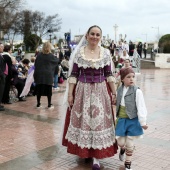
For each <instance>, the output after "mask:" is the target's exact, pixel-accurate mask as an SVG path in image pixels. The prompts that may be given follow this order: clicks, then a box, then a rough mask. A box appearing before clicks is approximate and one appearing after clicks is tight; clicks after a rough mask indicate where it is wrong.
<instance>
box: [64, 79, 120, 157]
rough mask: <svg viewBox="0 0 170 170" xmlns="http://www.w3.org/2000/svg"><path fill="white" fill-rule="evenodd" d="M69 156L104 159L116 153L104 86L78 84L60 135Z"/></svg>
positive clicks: (113, 129) (112, 120) (107, 89)
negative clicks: (72, 103)
mask: <svg viewBox="0 0 170 170" xmlns="http://www.w3.org/2000/svg"><path fill="white" fill-rule="evenodd" d="M62 143H63V145H64V146H67V151H68V153H71V154H75V155H78V156H80V157H81V158H90V157H95V158H98V159H102V158H107V157H111V156H113V155H114V154H115V153H117V144H116V140H115V127H114V116H113V109H112V105H111V97H110V92H109V88H108V86H107V83H106V82H105V81H104V82H102V83H82V82H78V84H77V86H76V89H75V98H74V105H73V107H72V109H71V111H70V110H69V109H68V110H67V114H66V119H65V127H64V134H63V141H62Z"/></svg>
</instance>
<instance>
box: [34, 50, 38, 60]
mask: <svg viewBox="0 0 170 170" xmlns="http://www.w3.org/2000/svg"><path fill="white" fill-rule="evenodd" d="M38 54H39V49H38V48H37V49H36V50H35V55H34V57H35V58H36V57H37V56H38Z"/></svg>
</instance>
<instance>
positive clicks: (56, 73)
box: [53, 58, 60, 91]
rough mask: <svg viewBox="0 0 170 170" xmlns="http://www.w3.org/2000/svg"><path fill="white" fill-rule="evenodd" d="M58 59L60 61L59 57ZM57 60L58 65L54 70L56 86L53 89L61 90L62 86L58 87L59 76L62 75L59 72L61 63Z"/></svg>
mask: <svg viewBox="0 0 170 170" xmlns="http://www.w3.org/2000/svg"><path fill="white" fill-rule="evenodd" d="M57 61H58V62H59V59H58V58H57ZM58 62H57V64H56V66H55V71H54V86H53V89H54V90H57V91H58V90H60V88H59V87H58V77H59V76H60V72H59V63H58Z"/></svg>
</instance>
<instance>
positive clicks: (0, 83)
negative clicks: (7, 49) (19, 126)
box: [0, 43, 6, 111]
mask: <svg viewBox="0 0 170 170" xmlns="http://www.w3.org/2000/svg"><path fill="white" fill-rule="evenodd" d="M3 50H4V45H3V44H2V43H0V111H4V110H5V108H4V106H3V105H2V97H3V93H4V88H5V73H4V72H5V69H6V63H5V60H4V58H3V56H2V53H3Z"/></svg>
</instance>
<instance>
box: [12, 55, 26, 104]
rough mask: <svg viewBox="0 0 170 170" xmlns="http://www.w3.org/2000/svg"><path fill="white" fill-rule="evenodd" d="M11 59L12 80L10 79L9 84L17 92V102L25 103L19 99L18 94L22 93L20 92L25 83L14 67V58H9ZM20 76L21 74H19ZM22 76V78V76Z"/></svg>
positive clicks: (22, 99) (23, 99)
mask: <svg viewBox="0 0 170 170" xmlns="http://www.w3.org/2000/svg"><path fill="white" fill-rule="evenodd" d="M11 59H12V68H11V70H12V79H11V84H12V85H14V86H15V87H16V89H17V91H18V93H17V97H18V101H21V102H22V101H26V99H25V98H24V97H20V94H21V92H22V90H23V89H24V86H25V81H24V78H23V77H21V75H19V72H18V70H17V69H16V67H15V64H16V59H15V57H11ZM18 69H21V68H18ZM21 74H22V73H21ZM22 76H24V75H23V74H22Z"/></svg>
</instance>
